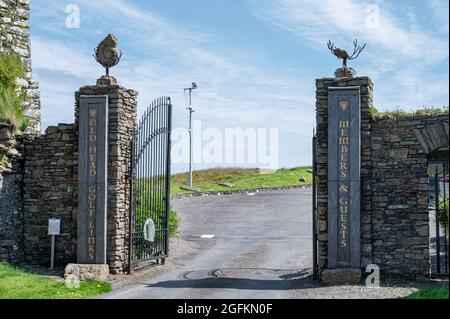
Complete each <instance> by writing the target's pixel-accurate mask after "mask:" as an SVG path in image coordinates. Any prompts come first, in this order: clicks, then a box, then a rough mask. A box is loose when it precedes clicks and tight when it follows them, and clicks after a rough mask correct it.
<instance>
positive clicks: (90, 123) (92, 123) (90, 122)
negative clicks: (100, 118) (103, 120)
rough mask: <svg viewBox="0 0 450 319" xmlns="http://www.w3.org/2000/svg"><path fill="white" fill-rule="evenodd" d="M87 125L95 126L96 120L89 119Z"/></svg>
mask: <svg viewBox="0 0 450 319" xmlns="http://www.w3.org/2000/svg"><path fill="white" fill-rule="evenodd" d="M89 125H90V126H91V127H93V126H96V125H97V121H96V120H91V121H89Z"/></svg>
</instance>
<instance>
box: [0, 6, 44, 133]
mask: <svg viewBox="0 0 450 319" xmlns="http://www.w3.org/2000/svg"><path fill="white" fill-rule="evenodd" d="M29 18H30V1H29V0H0V52H7V53H10V52H15V53H17V54H18V55H19V56H20V57H21V59H22V62H23V63H24V65H25V67H26V71H27V75H26V78H25V79H20V85H21V86H22V87H23V88H25V89H26V90H27V93H28V96H29V97H30V98H29V100H28V101H27V102H25V104H24V105H23V107H24V109H25V114H26V115H27V116H29V117H30V118H31V120H30V125H29V127H28V128H27V131H26V133H30V134H39V133H40V130H41V124H40V122H41V119H40V117H41V114H40V102H39V86H38V83H37V82H35V81H33V80H32V76H31V45H30V28H29V26H28V20H29Z"/></svg>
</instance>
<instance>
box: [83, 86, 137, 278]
mask: <svg viewBox="0 0 450 319" xmlns="http://www.w3.org/2000/svg"><path fill="white" fill-rule="evenodd" d="M100 84H102V83H100ZM137 95H138V93H137V92H136V91H133V90H129V89H126V88H123V87H121V86H119V85H110V84H107V85H96V86H84V87H82V88H80V89H79V91H78V92H76V93H75V101H76V103H75V104H76V106H75V132H78V136H79V141H80V142H79V145H78V156H79V157H78V158H79V163H78V169H79V170H83V172H80V171H79V172H78V178H79V180H78V188H79V189H78V194H79V196H78V198H79V199H78V200H79V202H78V213H77V219H78V236H77V237H78V238H77V251H78V252H77V257H78V263H79V264H101V263H105V262H106V263H107V264H108V265H109V269H110V272H111V273H112V274H118V273H124V272H126V271H127V269H128V247H129V242H128V238H129V224H128V223H129V205H130V195H129V188H130V178H129V176H128V165H129V159H130V155H131V153H130V139H131V136H132V134H133V131H134V129H135V126H136V112H137ZM86 107H87V109H86V110H84V108H86ZM105 108H106V109H105ZM103 117H106V118H103ZM83 121H84V122H83ZM105 123H106V127H107V129H105V130H106V134H104V133H103V132H102V125H105ZM80 128H81V129H82V132H80ZM83 128H84V129H83ZM102 139H106V141H107V145H104V144H103V141H102ZM105 154H106V156H105ZM103 157H104V158H105V159H106V163H104V162H103V161H104V160H105V159H103ZM103 170H104V172H105V176H103V175H102V174H103ZM104 178H105V180H106V187H105V188H104V189H103V187H102V182H103V181H104ZM103 192H104V193H103ZM103 197H104V198H105V200H103ZM104 201H105V202H106V214H104V215H103V209H104V207H103V203H104ZM105 217H106V221H105V225H106V229H105V232H106V234H104V233H102V227H103V218H105ZM102 234H103V235H105V236H104V238H103V237H102V236H103V235H102ZM104 239H105V240H106V242H105V244H104V245H103V244H102V241H103V240H104ZM103 249H105V251H104V252H103V251H102V250H103ZM102 256H105V258H104V259H105V260H104V261H103V258H102Z"/></svg>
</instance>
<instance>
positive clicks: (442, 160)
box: [428, 148, 449, 276]
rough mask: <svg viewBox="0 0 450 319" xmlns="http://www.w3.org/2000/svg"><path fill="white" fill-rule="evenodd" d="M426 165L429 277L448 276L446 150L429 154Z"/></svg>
mask: <svg viewBox="0 0 450 319" xmlns="http://www.w3.org/2000/svg"><path fill="white" fill-rule="evenodd" d="M428 163H429V172H428V175H429V197H428V199H429V201H428V203H429V205H428V207H429V210H430V257H431V275H432V276H448V231H449V227H448V218H449V215H448V211H449V197H448V191H449V180H448V179H449V167H448V166H449V165H448V148H446V149H445V150H439V151H435V152H433V153H431V154H430V156H429V162H428Z"/></svg>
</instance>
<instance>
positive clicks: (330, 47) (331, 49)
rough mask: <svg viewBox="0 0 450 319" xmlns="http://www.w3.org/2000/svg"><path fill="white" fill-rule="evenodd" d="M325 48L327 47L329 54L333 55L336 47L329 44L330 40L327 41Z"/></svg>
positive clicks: (331, 43)
mask: <svg viewBox="0 0 450 319" xmlns="http://www.w3.org/2000/svg"><path fill="white" fill-rule="evenodd" d="M327 46H328V49H330V51H331V53H333V54H334V52H333V50H334V49H336V46H335V45H334V43H333V42H331V40H328V43H327Z"/></svg>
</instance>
